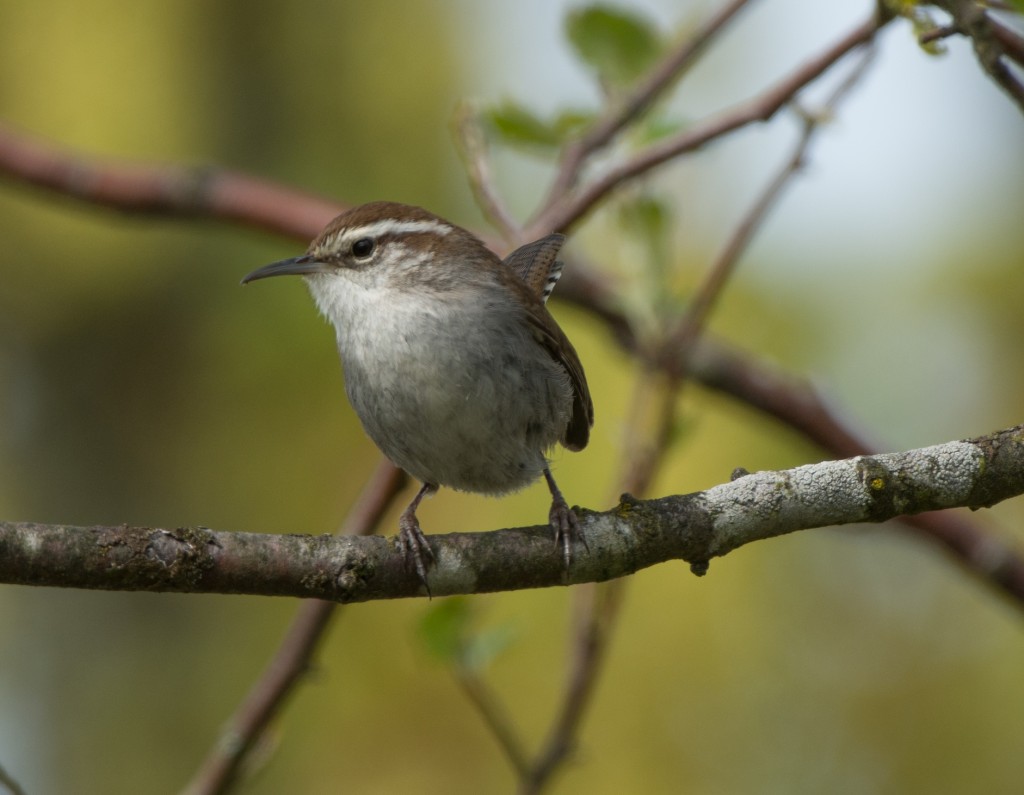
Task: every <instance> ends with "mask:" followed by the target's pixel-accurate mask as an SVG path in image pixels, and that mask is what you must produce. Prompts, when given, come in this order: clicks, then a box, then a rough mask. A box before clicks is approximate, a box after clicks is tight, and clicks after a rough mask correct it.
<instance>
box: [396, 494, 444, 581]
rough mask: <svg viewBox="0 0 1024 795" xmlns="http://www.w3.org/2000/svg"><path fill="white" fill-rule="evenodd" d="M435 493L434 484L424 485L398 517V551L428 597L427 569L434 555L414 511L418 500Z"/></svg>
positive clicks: (417, 505)
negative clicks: (413, 571)
mask: <svg viewBox="0 0 1024 795" xmlns="http://www.w3.org/2000/svg"><path fill="white" fill-rule="evenodd" d="M435 491H437V486H436V485H435V484H433V483H424V484H423V488H421V489H420V490H419V491H418V492H416V496H415V497H413V498H412V502H410V503H409V507H408V508H406V509H405V510H404V511H402V515H401V516H400V517H398V549H399V550H400V551H401V553H402V554H403V555H404V556H405V565H406V566H407V567H409V568H412V569H415V570H416V574H417V575H419V578H420V582H422V583H423V587H424V588H426V589H427V595H428V596H429V595H430V586H429V585H428V584H427V569H428V568H430V565H431V564H432V563H433V562H434V553H433V551H432V550H431V549H430V544H428V543H427V537H426V536H425V535H423V531H422V530H420V521H419V519H417V518H416V509H417V508H419V506H420V500H422V499H423V498H424V497H426V496H427V495H428V494H433V493H434V492H435Z"/></svg>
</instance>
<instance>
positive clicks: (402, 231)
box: [341, 218, 453, 241]
mask: <svg viewBox="0 0 1024 795" xmlns="http://www.w3.org/2000/svg"><path fill="white" fill-rule="evenodd" d="M452 229H453V227H452V226H451V225H450V224H446V223H443V222H442V221H430V220H427V221H401V220H398V219H396V218H384V219H382V220H380V221H374V222H373V223H372V224H364V225H363V226H356V227H352V228H351V229H346V230H345V233H344V235H342V238H341V239H342V240H343V241H348V240H359V239H360V238H363V237H373V238H377V237H382V236H383V235H415V234H420V233H423V232H434V233H436V234H438V235H447V234H448V233H449V232H451V231H452Z"/></svg>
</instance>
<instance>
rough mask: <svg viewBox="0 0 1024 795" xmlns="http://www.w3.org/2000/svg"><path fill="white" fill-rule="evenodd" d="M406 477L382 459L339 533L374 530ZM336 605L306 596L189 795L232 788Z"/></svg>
mask: <svg viewBox="0 0 1024 795" xmlns="http://www.w3.org/2000/svg"><path fill="white" fill-rule="evenodd" d="M405 481H406V478H405V475H404V473H402V471H401V470H398V469H395V467H394V466H392V465H391V463H390V462H387V461H382V462H381V463H380V465H378V467H377V470H376V471H375V472H374V474H373V475H372V476H371V478H370V480H369V481H368V482H367V484H366V486H365V488H364V489H363V492H362V493H361V494H360V496H359V498H358V500H357V501H356V503H355V505H353V507H352V511H351V513H350V514H349V516H348V518H347V519H346V520H345V525H344V526H343V527H342V529H341V530H340V531H339V533H340V534H341V535H346V536H365V535H369V534H370V533H371V532H373V530H374V528H375V527H376V526H377V525H378V524H379V523H380V520H381V517H382V516H383V515H384V512H385V511H386V510H387V509H388V507H389V506H390V505H391V503H392V502H393V500H394V498H395V496H396V495H397V494H398V493H399V492H400V491H401V489H402V486H403V485H404V483H405ZM337 609H338V605H336V604H335V603H334V602H325V601H321V600H319V599H312V600H310V601H307V602H304V603H303V604H302V605H301V606H300V607H299V609H298V612H297V613H296V616H295V619H294V620H293V621H292V625H291V627H289V629H288V632H287V633H286V635H285V637H284V639H283V640H282V641H281V645H280V647H279V648H278V650H277V653H276V654H275V655H274V656H273V657H272V658H271V660H270V662H269V663H268V664H267V667H266V668H265V669H264V671H263V673H262V674H261V675H260V678H259V679H257V680H256V682H255V683H254V684H253V686H252V687H251V688H250V689H249V693H248V695H247V696H246V697H245V699H244V700H243V701H242V703H241V704H240V705H239V706H238V709H236V710H235V714H234V715H232V716H231V718H230V719H229V720H228V722H227V725H226V726H225V727H224V728H223V729H222V730H221V733H220V737H219V738H218V740H217V742H216V743H215V744H214V746H213V748H212V749H211V751H210V753H209V755H208V756H207V758H206V759H205V760H204V761H203V763H202V765H201V766H200V767H199V770H198V771H197V772H196V774H195V776H193V778H192V781H191V782H190V783H189V784H188V785H187V786H186V787H185V789H184V790H183V793H184V794H185V795H217V794H218V793H224V792H227V791H229V789H230V788H231V786H232V784H233V783H234V782H235V781H236V780H237V778H238V775H239V773H240V771H241V770H242V767H243V765H244V763H245V760H246V759H247V757H248V755H249V752H250V751H251V750H252V749H253V747H254V746H255V745H256V744H257V742H258V741H259V739H260V737H262V735H263V733H264V731H265V730H266V728H267V726H268V725H269V724H270V721H271V720H273V718H274V717H275V716H276V715H277V714H278V713H279V712H280V711H281V710H282V709H283V707H284V705H285V702H286V700H287V697H288V696H289V695H290V694H291V693H292V692H293V691H294V690H295V687H296V686H297V685H298V684H299V682H300V680H301V678H302V677H303V676H304V675H305V673H306V672H307V671H308V670H309V668H310V666H311V665H312V660H313V655H314V654H315V653H316V651H317V648H318V646H319V643H320V640H321V638H322V637H323V636H324V634H325V632H326V630H327V627H328V625H329V623H330V620H331V618H333V617H334V615H335V613H336V612H337Z"/></svg>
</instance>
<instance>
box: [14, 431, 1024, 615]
mask: <svg viewBox="0 0 1024 795" xmlns="http://www.w3.org/2000/svg"><path fill="white" fill-rule="evenodd" d="M1021 493H1024V426H1017V427H1014V428H1009V429H1007V430H1004V431H1000V432H997V433H994V434H992V435H990V436H986V437H982V438H979V439H974V440H967V441H959V442H949V443H946V444H942V445H936V446H934V447H926V448H922V449H919V450H912V451H910V452H905V453H890V454H884V455H877V456H858V457H855V458H851V459H845V460H842V461H827V462H824V463H820V464H811V465H807V466H802V467H798V468H796V469H791V470H785V471H778V472H759V473H756V474H749V475H744V476H743V477H739V478H738V479H736V480H734V481H732V482H730V483H726V484H722V485H720V486H715V487H714V488H711V489H709V490H707V491H704V492H698V493H694V494H686V495H678V496H671V497H663V498H660V499H654V500H648V501H639V500H634V499H633V498H630V497H628V496H627V497H624V498H623V501H622V502H621V503H620V504H619V505H618V506H616V507H615V508H613V509H612V510H610V511H606V512H604V513H595V512H591V511H584V512H583V516H582V520H583V521H582V524H583V529H584V532H585V533H586V537H587V542H588V546H589V551H584V550H582V549H580V550H578V551H577V554H576V555H575V557H574V562H573V565H572V568H571V570H570V571H569V572H568V573H567V572H565V571H564V570H563V568H562V563H561V557H560V556H559V555H557V554H555V551H554V550H553V549H552V547H551V539H550V529H549V528H548V527H547V526H546V525H545V526H538V527H525V528H514V529H508V530H499V531H494V532H488V533H454V534H449V535H440V536H437V535H435V536H432V537H431V544H432V546H433V549H434V555H435V558H436V561H437V563H436V566H435V567H434V568H433V569H432V570H431V573H430V588H431V591H432V592H433V594H434V595H435V596H447V595H451V594H469V593H485V592H492V591H505V590H517V589H523V588H541V587H549V586H553V585H569V584H574V583H582V582H598V581H604V580H610V579H613V578H616V577H623V576H625V575H628V574H632V573H633V572H636V571H639V570H640V569H643V568H646V567H648V566H653V565H654V564H656V563H661V562H664V561H667V560H676V559H679V560H685V561H688V562H689V563H690V564H691V565H692V566H693V568H694V570H695V571H697V572H698V573H700V572H702V571H703V569H704V568H706V565H707V562H708V561H709V560H710V559H711V558H714V557H719V556H722V555H725V554H727V553H728V552H731V551H732V550H734V549H737V548H738V547H740V546H743V545H744V544H748V543H750V542H752V541H757V540H760V539H765V538H772V537H774V536H779V535H783V534H785V533H791V532H794V531H796V530H806V529H810V528H814V527H823V526H827V525H835V524H848V523H851V522H882V521H885V520H887V519H891V518H893V517H896V516H900V515H902V514H915V513H920V512H922V511H933V510H942V509H946V508H953V507H957V506H966V507H970V508H980V507H986V506H990V505H993V504H995V503H997V502H1000V501H1001V500H1004V499H1007V498H1009V497H1013V496H1016V495H1018V494H1021ZM1005 560H1006V561H1011V560H1012V557H1011V556H1007V557H1006V558H1005ZM1003 561H1004V558H1003V557H1002V556H994V557H993V559H992V562H991V565H992V566H993V568H994V569H997V568H998V567H999V566H1000V565H1002V564H1003ZM996 579H1002V578H999V577H996ZM0 582H7V583H15V584H22V585H51V586H59V587H72V588H99V589H104V590H143V591H179V592H187V593H247V594H260V595H265V596H297V597H303V598H318V599H328V600H331V601H337V602H363V601H369V600H375V599H393V598H401V597H409V596H418V595H423V594H424V590H423V587H422V585H421V584H420V583H419V582H418V581H417V578H416V576H415V575H414V574H413V573H411V572H409V571H408V570H407V569H406V568H405V566H404V565H403V559H402V556H401V555H400V554H399V553H398V552H397V551H396V549H395V545H394V542H393V540H391V539H385V538H382V537H380V536H371V537H366V538H337V537H334V536H307V535H262V534H258V533H230V532H216V531H213V530H208V529H206V528H183V529H177V530H161V529H153V528H147V527H128V526H123V527H92V528H82V527H67V526H63V525H56V526H54V525H38V524H31V523H20V524H19V523H9V522H8V523H0Z"/></svg>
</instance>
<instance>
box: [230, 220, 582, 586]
mask: <svg viewBox="0 0 1024 795" xmlns="http://www.w3.org/2000/svg"><path fill="white" fill-rule="evenodd" d="M564 241H565V237H564V236H563V235H561V234H550V235H547V236H546V237H543V238H541V239H539V240H536V241H534V242H531V243H528V244H526V245H524V246H522V247H520V248H517V249H516V250H515V251H513V252H512V253H511V254H509V255H508V256H507V257H505V258H504V259H502V258H500V257H499V256H498V255H497V254H495V253H494V252H492V251H491V250H490V249H489V248H488V247H487V246H486V245H485V244H484V243H483V241H482V240H480V239H479V238H478V237H477V236H475V235H474V234H472V233H471V232H469V231H468V230H466V229H464V228H462V227H460V226H457V225H456V224H454V223H451V222H450V221H446V220H444V219H443V218H441V217H439V216H437V215H434V214H433V213H431V212H429V211H428V210H425V209H423V208H421V207H416V206H412V205H406V204H400V203H397V202H389V201H376V202H371V203H369V204H363V205H360V206H357V207H354V208H352V209H350V210H347V211H346V212H343V213H341V214H340V215H338V216H337V217H336V218H335V219H334V220H332V221H331V222H330V223H328V224H327V226H326V227H325V228H324V229H323V230H322V231H321V232H320V234H319V235H318V236H317V237H316V238H315V239H314V240H313V241H312V243H311V244H310V245H309V248H308V249H307V250H306V252H305V253H304V254H302V255H300V256H297V257H293V258H291V259H285V260H282V261H280V262H274V263H271V264H269V265H265V266H263V267H261V268H258V269H256V270H254V271H252V272H251V273H249V274H248V275H246V276H245V277H244V278H243V279H242V283H243V284H248V283H250V282H253V281H256V280H258V279H264V278H268V277H272V276H283V275H299V276H302V277H304V279H305V281H306V283H307V285H308V287H309V291H310V293H311V295H312V297H313V300H314V302H315V304H316V306H317V308H318V309H319V310H320V313H321V314H322V315H323V316H324V317H325V318H326V319H327V320H328V321H329V322H330V323H331V325H333V327H334V330H335V334H336V338H337V345H338V352H339V355H340V358H341V363H342V369H343V372H344V379H345V390H346V393H347V395H348V399H349V402H350V403H351V405H352V407H353V408H354V409H355V412H356V414H357V415H358V417H359V419H360V421H361V423H362V426H363V428H364V430H365V431H366V433H367V435H368V436H369V437H370V438H371V439H372V440H373V442H374V443H375V444H376V445H377V447H378V448H380V450H381V451H382V452H383V453H384V455H385V456H386V457H387V458H389V459H390V460H391V461H392V462H393V463H394V464H395V465H396V466H398V467H400V468H401V469H403V470H405V471H406V472H407V473H408V474H409V475H411V476H412V477H413V478H415V479H416V480H418V481H419V482H420V483H421V484H422V487H421V488H420V489H419V491H418V492H417V493H416V496H415V497H414V498H413V499H412V501H411V502H410V503H409V505H408V507H407V508H406V509H405V510H404V512H403V513H402V515H401V517H400V518H399V522H398V539H397V541H398V547H399V549H400V550H401V552H402V553H403V555H404V556H405V560H406V562H407V565H408V567H409V568H411V569H414V570H415V572H416V574H417V575H418V576H419V579H420V581H421V582H422V583H423V584H424V586H426V587H427V590H428V592H429V586H428V585H427V582H428V570H429V568H430V567H431V566H432V565H433V562H434V554H433V551H432V550H431V547H430V544H429V542H428V540H427V538H426V536H425V535H424V533H423V531H422V528H421V527H420V523H419V520H418V519H417V517H416V510H417V508H418V507H419V504H420V502H421V501H422V500H423V498H424V497H426V496H427V495H430V494H433V493H434V492H436V491H437V490H438V488H439V487H442V486H444V487H447V488H451V489H454V490H457V491H463V492H475V493H481V494H487V495H503V494H508V493H510V492H514V491H517V490H519V489H522V488H524V487H525V486H527V485H529V484H530V483H533V482H534V481H536V480H538V479H539V478H540V477H542V476H543V477H544V479H545V480H546V482H547V485H548V488H549V490H550V492H551V508H550V510H549V512H548V522H549V524H550V525H551V528H552V530H553V534H554V540H555V543H556V545H557V548H558V549H559V551H560V552H561V555H562V558H563V561H564V565H565V568H566V570H568V568H569V566H570V565H571V562H572V549H573V544H574V542H577V541H579V542H581V543H582V544H583V545H584V548H586V539H585V537H584V536H583V534H582V531H581V528H580V524H579V519H578V517H577V516H576V514H575V513H574V512H573V511H572V510H571V509H570V508H569V506H568V503H567V502H566V500H565V498H564V497H563V495H562V492H561V491H560V490H559V488H558V485H557V484H556V483H555V479H554V477H553V475H552V474H551V467H550V463H549V461H548V458H547V453H548V451H549V450H550V449H551V448H552V447H554V445H555V444H556V443H558V444H561V445H562V446H564V447H565V448H567V449H569V450H572V451H578V450H582V449H583V448H584V447H586V445H587V442H588V441H589V438H590V431H591V428H592V427H593V424H594V404H593V400H592V399H591V396H590V389H589V387H588V386H587V379H586V376H585V375H584V372H583V365H582V364H581V363H580V359H579V356H578V355H577V353H576V350H575V349H574V348H573V346H572V343H571V342H569V339H568V337H566V335H565V333H564V332H563V331H562V329H561V328H560V327H559V325H558V323H557V322H556V321H555V319H554V317H552V315H551V313H550V312H549V311H548V309H547V306H546V303H547V299H548V296H550V294H551V292H552V290H553V289H554V287H555V284H556V282H557V281H558V278H559V276H560V275H561V272H562V263H561V262H560V261H558V260H557V259H556V257H557V255H558V252H559V249H560V248H561V246H562V244H563V243H564Z"/></svg>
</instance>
